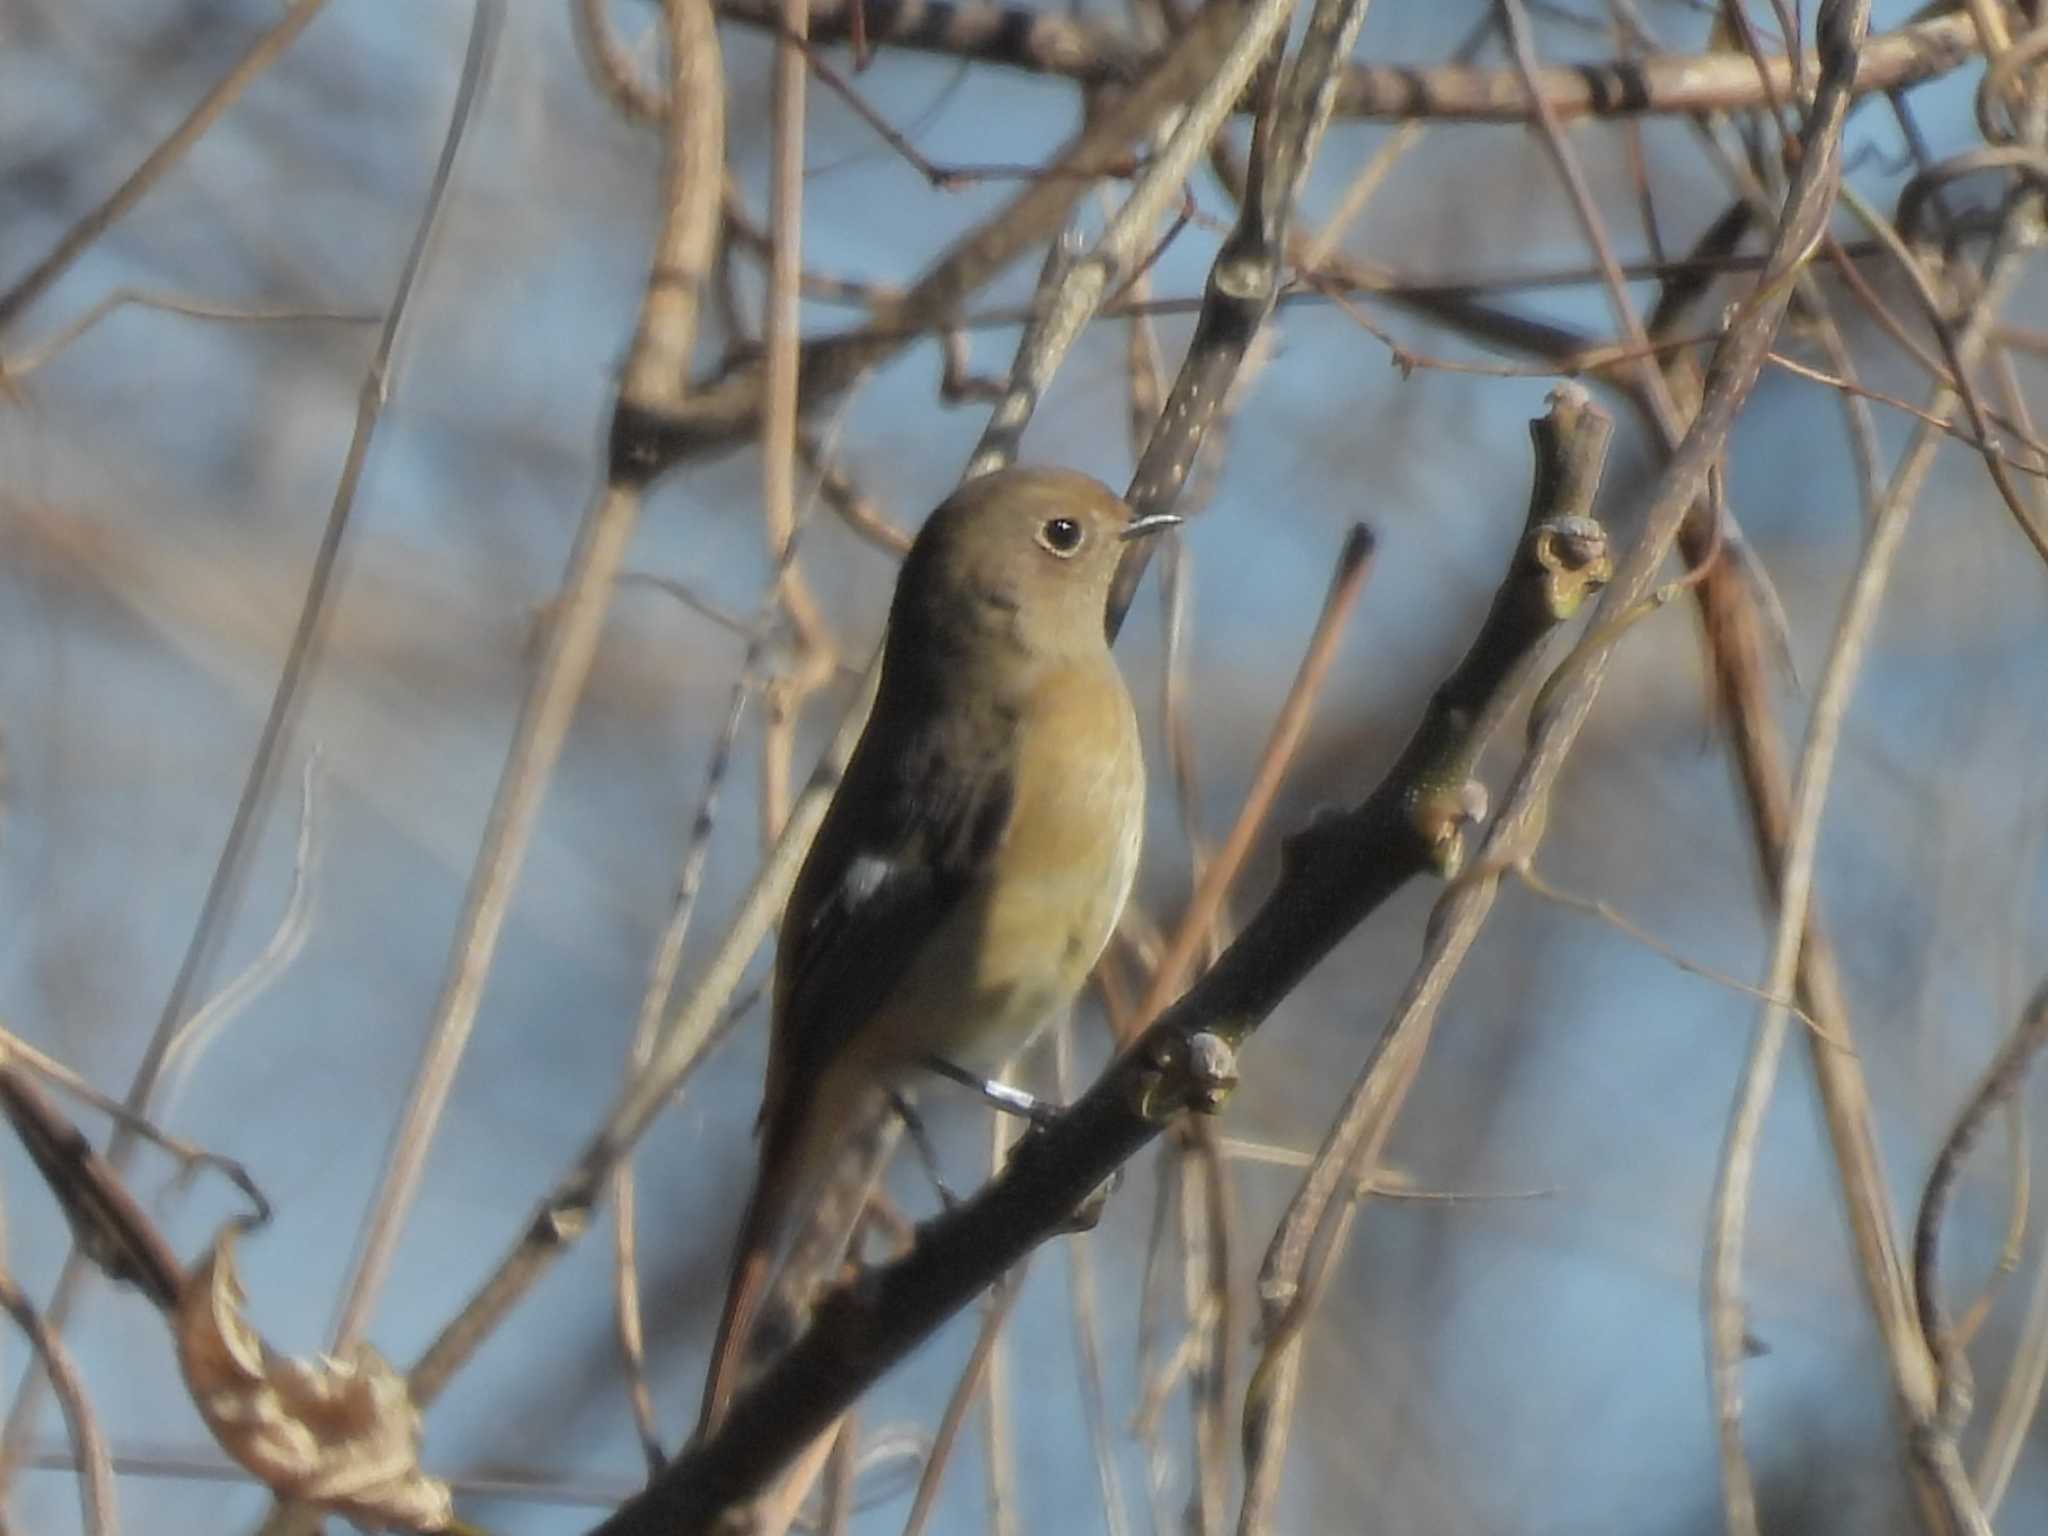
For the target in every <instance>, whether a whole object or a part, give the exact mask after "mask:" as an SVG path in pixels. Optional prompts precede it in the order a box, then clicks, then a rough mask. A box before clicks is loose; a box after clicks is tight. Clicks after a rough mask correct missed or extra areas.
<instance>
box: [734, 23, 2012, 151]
mask: <svg viewBox="0 0 2048 1536" xmlns="http://www.w3.org/2000/svg"><path fill="white" fill-rule="evenodd" d="M855 3H856V0H816V3H814V4H813V5H812V7H811V37H812V38H813V39H814V40H815V41H817V42H820V43H828V42H844V41H846V40H847V38H848V37H849V36H850V35H851V33H852V28H853V15H854V8H855ZM861 8H862V10H863V11H864V12H865V15H864V18H863V19H864V22H865V25H866V27H867V36H868V41H869V43H870V44H882V45H888V46H894V47H897V48H910V49H915V50H917V51H919V52H923V53H937V54H944V55H946V56H947V57H949V58H957V59H967V60H970V61H972V62H974V63H977V64H999V65H1003V66H1006V67H1008V68H1012V69H1024V70H1031V71H1033V72H1035V73H1038V74H1046V75H1055V76H1058V77H1060V78H1062V79H1068V80H1075V81H1079V82H1081V83H1082V84H1084V85H1117V84H1128V83H1129V82H1130V81H1133V80H1137V79H1139V78H1141V77H1143V75H1144V74H1145V73H1146V71H1147V70H1148V69H1150V68H1151V67H1152V66H1153V63H1154V61H1155V60H1156V59H1157V57H1158V55H1157V54H1155V53H1153V52H1152V51H1151V50H1150V49H1148V48H1146V47H1145V46H1144V45H1143V44H1142V43H1140V42H1139V41H1138V40H1137V39H1136V38H1134V37H1133V36H1132V35H1131V34H1130V33H1129V32H1128V31H1126V30H1125V29H1124V28H1122V27H1120V26H1117V25H1116V24H1114V23H1111V22H1104V21H1093V20H1086V19H1082V18H1078V17H1072V16H1068V15H1066V14H1064V13H1062V12H1059V11H1051V10H1045V11H1040V10H1032V9H1027V8H1025V7H1022V6H1017V7H1011V6H999V5H950V4H946V3H945V0H930V3H924V0H864V3H863V4H862V6H861ZM718 14H719V15H720V16H722V17H724V18H726V19H727V20H729V21H737V22H743V23H745V24H746V25H748V26H754V27H765V28H773V27H774V26H775V24H776V21H775V18H776V6H775V0H718ZM1978 52H1979V47H1978V43H1977V34H1976V29H1975V28H1974V27H1973V26H1972V25H1971V22H1970V18H1969V17H1968V16H1966V15H1962V14H1960V13H1958V14H1954V15H1946V16H1936V17H1932V18H1930V19H1928V20H1925V21H1916V22H1913V23H1911V24H1910V25H1907V26H1903V27H1900V28H1899V29H1898V30H1896V31H1893V32H1887V33H1885V34H1884V35H1883V36H1882V37H1876V38H1873V39H1871V41H1870V45H1869V46H1868V47H1867V48H1865V49H1864V52H1863V58H1862V59H1861V61H1860V62H1859V63H1858V65H1857V70H1856V80H1855V85H1854V90H1855V93H1856V94H1857V95H1859V96H1861V95H1867V94H1869V93H1870V92H1873V91H1889V90H1898V89H1902V88H1906V87H1910V86H1915V85H1919V84H1920V83H1922V82H1923V81H1927V80H1931V79H1934V78H1935V77H1936V76H1938V75H1944V74H1947V73H1948V72H1949V71H1951V70H1953V69H1956V68H1959V67H1960V66H1961V65H1962V64H1964V63H1965V62H1966V61H1968V60H1969V59H1971V58H1974V57H1975V56H1976V55H1977V53H1978ZM1764 63H1765V67H1766V70H1767V71H1768V73H1767V74H1765V75H1763V76H1759V74H1758V72H1757V67H1756V64H1755V62H1754V61H1753V60H1752V59H1751V58H1750V56H1749V55H1748V54H1747V53H1744V52H1742V51H1740V50H1736V49H1723V50H1717V51H1715V52H1712V53H1701V54H1658V55H1653V56H1652V57H1649V58H1643V59H1611V60H1608V61H1606V62H1605V63H1599V64H1558V65H1552V66H1551V67H1549V68H1547V69H1543V70H1540V71H1538V72H1537V75H1536V84H1537V88H1538V90H1539V91H1540V93H1541V94H1542V96H1543V98H1544V100H1546V101H1547V102H1549V104H1550V106H1551V109H1552V110H1553V111H1554V112H1555V113H1556V114H1557V115H1558V117H1560V118H1562V119H1566V120H1570V119H1573V118H1580V117H1633V116H1653V115H1662V114H1665V113H1676V114H1687V113H1696V112H1744V111H1750V110H1753V109H1756V108H1761V107H1765V106H1768V105H1769V104H1770V103H1772V102H1774V101H1786V100H1791V99H1795V98H1796V97H1797V96H1798V94H1799V93H1798V91H1797V90H1796V88H1795V85H1794V80H1793V70H1792V63H1791V61H1790V60H1788V59H1785V58H1783V57H1773V58H1767V59H1766V60H1765V61H1764ZM1256 99H1257V96H1256V92H1254V93H1250V94H1248V96H1247V99H1246V101H1245V102H1244V103H1243V105H1242V110H1245V111H1249V110H1251V108H1252V104H1253V102H1255V101H1256ZM1336 112H1337V115H1338V116H1339V117H1356V118H1376V119H1395V120H1400V121H1407V120H1410V119H1414V118H1432V119H1437V120H1440V121H1466V122H1496V123H1520V122H1526V121H1528V120H1529V119H1530V118H1532V117H1533V116H1534V115H1535V109H1534V105H1533V102H1532V100H1531V96H1530V92H1529V90H1528V87H1527V84H1526V83H1525V82H1524V80H1523V78H1522V75H1521V72H1520V71H1519V70H1517V69H1515V68H1514V67H1512V66H1509V67H1506V68H1499V69H1485V68H1478V67H1473V66H1467V65H1459V64H1434V65H1423V66H1412V65H1400V64H1367V63H1352V64H1350V65H1348V66H1347V67H1346V68H1345V70H1344V72H1343V74H1342V76H1341V79H1340V82H1339V85H1338V89H1337V99H1336Z"/></svg>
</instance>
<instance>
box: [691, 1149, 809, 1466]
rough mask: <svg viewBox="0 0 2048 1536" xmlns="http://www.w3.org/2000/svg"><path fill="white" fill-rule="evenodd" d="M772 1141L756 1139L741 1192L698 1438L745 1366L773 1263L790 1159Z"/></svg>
mask: <svg viewBox="0 0 2048 1536" xmlns="http://www.w3.org/2000/svg"><path fill="white" fill-rule="evenodd" d="M776 1140H777V1138H775V1137H774V1136H773V1135H772V1134H771V1135H770V1136H769V1137H767V1138H765V1139H764V1140H763V1142H762V1145H761V1162H760V1167H759V1169H758V1170H757V1171H756V1172H755V1174H754V1188H753V1192H752V1193H751V1194H749V1195H748V1196H747V1209H746V1214H745V1215H743V1216H742V1217H741V1218H740V1233H739V1238H738V1240H737V1241H736V1242H735V1243H734V1244H733V1253H732V1273H731V1275H730V1276H729V1277H728V1278H727V1280H726V1283H725V1310H724V1311H722V1312H721V1313H720V1314H719V1317H718V1334H717V1337H716V1338H715V1339H714V1340H713V1341H712V1345H711V1365H710V1368H709V1369H708V1370H707V1371H706V1372H705V1375H704V1406H703V1408H702V1410H701V1411H700V1412H699V1415H698V1419H697V1438H698V1439H700V1440H701V1439H703V1438H705V1437H706V1436H708V1435H709V1434H711V1433H712V1431H714V1430H715V1429H717V1428H718V1424H719V1421H720V1420H721V1419H723V1418H724V1417H725V1408H726V1404H727V1403H729V1402H730V1401H731V1400H732V1394H733V1392H734V1390H735V1389H736V1388H737V1387H738V1386H739V1378H740V1370H741V1367H742V1366H744V1365H745V1364H746V1359H747V1347H748V1345H749V1344H751V1343H752V1342H753V1336H754V1324H755V1322H756V1321H757V1320H758V1319H759V1317H760V1313H761V1302H762V1299H763V1298H764V1297H766V1295H767V1294H768V1279H769V1276H770V1274H771V1273H772V1271H773V1269H774V1266H775V1249H776V1245H777V1240H778V1239H779V1238H780V1236H781V1229H782V1225H783V1216H784V1214H785V1212H786V1211H787V1209H788V1206H789V1199H790V1185H791V1177H792V1174H793V1173H794V1172H795V1170H794V1169H793V1168H792V1167H791V1164H792V1162H794V1161H795V1160H794V1159H792V1158H791V1157H790V1156H789V1155H788V1152H789V1150H790V1149H788V1148H787V1147H778V1146H777V1145H776V1144H775V1142H776Z"/></svg>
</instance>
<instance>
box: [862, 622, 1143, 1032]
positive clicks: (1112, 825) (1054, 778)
mask: <svg viewBox="0 0 2048 1536" xmlns="http://www.w3.org/2000/svg"><path fill="white" fill-rule="evenodd" d="M1018 727H1019V728H1018V730H1017V731H1016V733H1015V736H1014V738H1013V742H1014V745H1013V747H1012V752H1011V763H1010V772H1011V780H1012V794H1011V811H1010V816H1009V819H1008V822H1007V824H1006V826H1005V827H1004V829H1003V833H1002V837H1001V840H1000V842H999V844H998V846H997V847H996V849H995V851H994V854H993V856H992V857H991V859H990V860H989V863H988V865H987V867H986V869H985V870H984V871H983V873H982V875H981V876H980V877H979V878H978V879H977V881H976V882H975V886H974V888H973V889H972V890H971V891H970V892H969V893H968V895H967V898H966V899H965V900H963V901H962V902H961V903H960V904H959V906H958V907H956V908H955V910H954V911H953V912H952V913H951V914H950V915H949V917H948V918H947V920H946V922H945V923H944V925H943V928H944V931H943V932H942V933H941V934H939V935H935V939H936V942H934V943H933V944H931V945H929V946H928V947H927V948H926V951H925V953H924V955H923V956H922V957H921V958H920V961H919V962H918V963H917V964H916V965H914V966H913V967H912V970H911V973H910V974H909V975H907V976H906V977H905V978H904V984H903V985H902V986H901V987H900V988H899V989H898V991H897V994H896V999H895V1006H894V1007H892V1008H891V1009H890V1010H889V1011H890V1012H891V1014H892V1015H894V1017H893V1018H892V1019H891V1020H890V1021H889V1027H888V1028H887V1029H886V1030H885V1031H882V1032H881V1033H880V1035H879V1036H878V1039H886V1040H888V1041H889V1047H888V1049H889V1051H890V1054H892V1055H900V1056H902V1057H916V1056H922V1055H928V1054H933V1053H937V1054H940V1055H945V1056H947V1057H949V1059H952V1060H955V1061H956V1062H958V1063H959V1064H960V1065H963V1066H968V1067H972V1068H976V1069H979V1070H993V1069H994V1068H995V1067H996V1066H997V1065H999V1064H1000V1063H1001V1062H1002V1061H1003V1060H1004V1059H1006V1058H1007V1057H1009V1056H1010V1055H1012V1054H1014V1053H1015V1052H1016V1051H1017V1050H1019V1049H1021V1048H1022V1047H1023V1046H1024V1045H1025V1044H1026V1043H1028V1041H1029V1040H1030V1038H1031V1037H1032V1035H1033V1034H1034V1033H1036V1031H1037V1030H1038V1029H1039V1028H1041V1027H1042V1026H1043V1025H1044V1024H1045V1023H1046V1022H1047V1021H1048V1020H1050V1019H1051V1018H1053V1017H1055V1016H1057V1015H1058V1014H1059V1013H1060V1012H1062V1011H1063V1010H1064V1009H1066V1008H1067V1007H1068V1006H1069V1005H1070V1004H1071V1003H1072V1002H1073V1000H1074V997H1075V995H1076V994H1077V993H1078V992H1079V991H1080V989H1081V987H1082V985H1083V983H1085V982H1086V981H1087V979H1088V973H1089V972H1090V971H1091V970H1092V969H1093V968H1094V966H1095V962H1096V961H1097V960H1098V959H1099V958H1100V957H1101V955H1102V951H1103V949H1104V947H1105V946H1106V945H1107V944H1108V942H1109V938H1110V934H1111V933H1112V932H1113V931H1114V929H1115V927H1116V922H1117V918H1118V917H1119V915H1121V913H1122V911H1123V907H1124V902H1125V901H1126V900H1127V899H1128V897H1129V896H1130V892H1131V884H1132V881H1133V880H1134V878H1135V877H1136V874H1137V869H1138V854H1139V849H1140V845H1141V842H1142V839H1143V835H1144V815H1145V774H1144V763H1143V759H1142V757H1141V752H1140V747H1139V741H1138V728H1137V719H1136V716H1135V714H1134V712H1133V711H1132V708H1131V701H1130V696H1129V694H1128V693H1127V692H1126V691H1125V689H1124V685H1123V679H1122V678H1121V677H1120V676H1119V675H1118V674H1117V672H1116V669H1115V666H1114V664H1113V663H1111V662H1109V661H1108V659H1107V657H1106V656H1105V658H1104V661H1103V665H1102V667H1101V668H1092V667H1091V668H1077V669H1072V670H1068V671H1062V672H1058V673H1055V674H1053V675H1052V676H1051V677H1049V678H1047V679H1046V680H1045V681H1044V682H1043V683H1042V684H1041V685H1040V686H1039V687H1037V688H1036V689H1034V690H1033V691H1032V692H1031V694H1030V695H1029V696H1028V697H1027V698H1026V700H1025V701H1024V703H1023V706H1022V708H1021V710H1020V714H1019V720H1018Z"/></svg>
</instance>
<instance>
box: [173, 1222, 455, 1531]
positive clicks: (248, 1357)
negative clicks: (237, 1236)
mask: <svg viewBox="0 0 2048 1536" xmlns="http://www.w3.org/2000/svg"><path fill="white" fill-rule="evenodd" d="M232 1237H233V1232H232V1230H230V1231H227V1232H223V1233H222V1234H221V1236H220V1237H219V1239H218V1240H216V1242H215V1243H214V1246H213V1250H212V1251H211V1252H210V1253H208V1254H207V1256H206V1258H205V1260H204V1261H203V1262H202V1263H200V1264H199V1265H198V1266H197V1267H196V1268H194V1269H193V1271H192V1273H191V1276H190V1278H189V1279H187V1281H186V1282H185V1286H184V1289H183V1291H182V1293H181V1294H180V1296H179V1298H178V1306H177V1311H176V1313H175V1314H174V1322H175V1326H176V1329H177V1339H178V1364H179V1367H180V1369H182V1370H183V1372H184V1373H185V1385H186V1386H187V1388H189V1389H190V1391H191V1393H192V1400H193V1401H194V1402H195V1403H197V1404H198V1405H199V1412H200V1416H201V1417H202V1418H204V1419H205V1420H206V1425H207V1428H208V1429H210V1430H212V1431H213V1435H214V1438H215V1439H216V1440H218V1441H219V1442H220V1444H221V1448H222V1449H223V1450H225V1451H226V1452H227V1453H228V1454H229V1455H230V1456H232V1457H234V1459H235V1460H236V1461H238V1462H240V1463H241V1464H242V1466H244V1467H246V1468H247V1469H248V1470H249V1471H250V1472H252V1473H254V1474H255V1475H256V1476H257V1477H259V1478H261V1479H262V1480H263V1481H264V1482H265V1483H266V1484H268V1485H269V1486H270V1487H271V1488H272V1489H274V1490H275V1491H276V1492H277V1493H279V1494H281V1495H285V1496H287V1497H290V1498H294V1499H301V1500H304V1501H305V1502H307V1503H310V1504H316V1505H318V1506H319V1507H320V1508H322V1509H324V1510H327V1511H328V1512H330V1513H332V1514H336V1515H340V1516H342V1517H344V1518H346V1519H349V1520H353V1521H355V1522H356V1523H358V1524H360V1525H365V1526H371V1527H397V1528H398V1529H401V1530H408V1531H443V1530H447V1529H448V1528H449V1527H450V1526H451V1525H452V1524H453V1523H454V1508H453V1505H452V1502H451V1500H450V1497H449V1492H448V1485H447V1484H446V1483H444V1482H441V1481H440V1480H439V1479H438V1478H432V1477H428V1476H427V1475H426V1474H425V1473H424V1472H422V1471H421V1470H420V1466H419V1442H420V1416H419V1410H418V1409H416V1408H415V1407H414V1406H413V1403H412V1398H411V1396H410V1394H409V1393H408V1392H407V1391H406V1386H405V1378H404V1377H403V1376H401V1375H400V1374H399V1373H398V1372H397V1371H396V1370H394V1369H393V1368H392V1366H391V1363H390V1362H389V1361H387V1360H386V1359H384V1357H383V1356H382V1355H380V1354H378V1353H377V1352H376V1351H375V1350H374V1349H371V1348H370V1347H369V1346H368V1345H357V1346H356V1347H355V1348H353V1349H351V1350H350V1351H348V1352H347V1353H346V1354H343V1355H341V1356H339V1357H335V1356H329V1355H320V1356H316V1357H314V1358H313V1359H311V1360H301V1359H294V1358H292V1357H290V1356H288V1355H280V1354H279V1353H277V1352H276V1351H275V1350H273V1349H272V1348H271V1347H270V1346H269V1345H268V1344H266V1343H264V1342H263V1340H262V1338H261V1337H260V1336H259V1335H258V1334H257V1332H256V1330H255V1329H253V1328H251V1327H250V1326H249V1323H248V1320H247V1319H246V1318H245V1317H243V1315H242V1299H243V1292H242V1286H241V1282H240V1281H239V1280H238V1279H237V1277H236V1274H235V1262H234V1253H233V1247H232Z"/></svg>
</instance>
